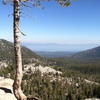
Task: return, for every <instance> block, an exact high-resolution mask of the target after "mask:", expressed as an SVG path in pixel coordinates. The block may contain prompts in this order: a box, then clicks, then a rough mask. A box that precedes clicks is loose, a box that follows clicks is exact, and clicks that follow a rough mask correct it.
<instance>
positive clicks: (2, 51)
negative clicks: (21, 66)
mask: <svg viewBox="0 0 100 100" xmlns="http://www.w3.org/2000/svg"><path fill="white" fill-rule="evenodd" d="M22 57H23V58H25V59H28V58H39V57H40V56H38V55H37V54H36V53H34V52H33V51H31V50H30V49H28V48H26V47H24V46H22ZM11 59H14V46H13V43H11V42H9V41H7V40H4V39H0V60H11Z"/></svg>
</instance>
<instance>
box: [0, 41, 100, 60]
mask: <svg viewBox="0 0 100 100" xmlns="http://www.w3.org/2000/svg"><path fill="white" fill-rule="evenodd" d="M39 55H40V56H43V57H67V58H68V57H71V58H75V59H78V58H79V59H87V58H89V59H96V58H100V46H98V47H96V48H93V49H89V50H85V51H82V52H78V53H76V52H67V51H64V52H60V51H59V52H58V51H57V52H47V51H46V52H45V51H44V52H43V51H36V53H35V52H33V51H32V50H30V49H28V48H26V47H24V46H22V57H23V58H25V59H27V58H42V57H40V56H39ZM0 59H14V48H13V43H11V42H9V41H7V40H4V39H0Z"/></svg>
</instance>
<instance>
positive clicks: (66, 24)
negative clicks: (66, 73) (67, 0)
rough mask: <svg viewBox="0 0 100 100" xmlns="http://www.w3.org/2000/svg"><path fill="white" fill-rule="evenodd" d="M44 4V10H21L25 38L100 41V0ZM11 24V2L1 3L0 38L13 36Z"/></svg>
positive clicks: (53, 41)
mask: <svg viewBox="0 0 100 100" xmlns="http://www.w3.org/2000/svg"><path fill="white" fill-rule="evenodd" d="M43 5H44V7H45V9H43V10H42V9H39V8H34V7H32V8H24V9H23V10H22V18H21V29H22V31H23V32H24V33H25V34H26V36H22V40H23V41H24V42H32V43H58V44H88V43H90V44H100V0H72V5H71V6H69V7H64V8H62V7H60V6H59V5H58V4H57V3H56V2H54V1H53V0H51V2H45V3H43ZM8 16H9V17H8ZM12 24H13V22H12V7H11V5H9V4H7V5H2V4H1V3H0V38H4V39H8V40H12V36H13V35H12Z"/></svg>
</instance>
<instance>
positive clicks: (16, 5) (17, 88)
mask: <svg viewBox="0 0 100 100" xmlns="http://www.w3.org/2000/svg"><path fill="white" fill-rule="evenodd" d="M19 21H20V0H13V33H14V51H15V65H16V75H15V80H14V84H13V92H14V95H15V97H16V98H17V100H26V96H25V95H24V94H23V92H22V90H21V81H22V76H23V71H22V57H21V46H20V34H21V33H20V30H19Z"/></svg>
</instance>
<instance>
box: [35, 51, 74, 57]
mask: <svg viewBox="0 0 100 100" xmlns="http://www.w3.org/2000/svg"><path fill="white" fill-rule="evenodd" d="M36 53H37V54H38V55H40V56H42V57H50V58H56V57H70V56H72V55H73V54H75V53H76V52H70V51H36Z"/></svg>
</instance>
